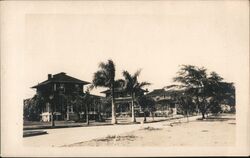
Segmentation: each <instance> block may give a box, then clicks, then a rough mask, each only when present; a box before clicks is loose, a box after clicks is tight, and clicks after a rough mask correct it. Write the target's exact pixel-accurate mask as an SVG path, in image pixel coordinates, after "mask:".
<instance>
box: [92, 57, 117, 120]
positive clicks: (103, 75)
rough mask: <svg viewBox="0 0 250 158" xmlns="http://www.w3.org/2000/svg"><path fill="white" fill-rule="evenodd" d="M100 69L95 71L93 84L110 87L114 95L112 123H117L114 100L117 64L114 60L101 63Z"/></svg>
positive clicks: (112, 95)
mask: <svg viewBox="0 0 250 158" xmlns="http://www.w3.org/2000/svg"><path fill="white" fill-rule="evenodd" d="M99 68H100V70H98V71H97V72H95V73H94V78H93V81H92V82H93V86H94V87H107V88H109V89H110V92H111V97H112V101H111V102H112V121H111V123H112V124H116V123H117V120H116V107H115V101H114V83H115V64H114V62H113V61H112V60H108V61H107V62H106V63H104V62H101V63H100V64H99Z"/></svg>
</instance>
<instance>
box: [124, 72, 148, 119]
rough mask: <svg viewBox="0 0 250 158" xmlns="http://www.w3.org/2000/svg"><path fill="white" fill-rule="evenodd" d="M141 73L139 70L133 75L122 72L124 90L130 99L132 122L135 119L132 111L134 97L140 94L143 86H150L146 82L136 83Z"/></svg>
mask: <svg viewBox="0 0 250 158" xmlns="http://www.w3.org/2000/svg"><path fill="white" fill-rule="evenodd" d="M140 73H141V70H138V71H136V72H135V73H134V74H133V75H131V74H130V73H129V72H128V71H123V76H124V78H125V90H126V91H127V92H128V93H129V94H130V96H131V97H132V108H131V109H132V122H136V119H135V110H134V102H135V98H136V95H138V94H139V93H141V92H142V88H143V87H144V86H147V85H150V83H148V82H141V83H139V82H138V77H139V75H140Z"/></svg>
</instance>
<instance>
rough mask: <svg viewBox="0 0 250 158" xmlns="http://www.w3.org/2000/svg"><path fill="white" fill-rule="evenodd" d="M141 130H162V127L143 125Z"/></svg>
mask: <svg viewBox="0 0 250 158" xmlns="http://www.w3.org/2000/svg"><path fill="white" fill-rule="evenodd" d="M142 130H147V131H155V130H162V128H155V127H150V126H148V127H145V128H143V129H142Z"/></svg>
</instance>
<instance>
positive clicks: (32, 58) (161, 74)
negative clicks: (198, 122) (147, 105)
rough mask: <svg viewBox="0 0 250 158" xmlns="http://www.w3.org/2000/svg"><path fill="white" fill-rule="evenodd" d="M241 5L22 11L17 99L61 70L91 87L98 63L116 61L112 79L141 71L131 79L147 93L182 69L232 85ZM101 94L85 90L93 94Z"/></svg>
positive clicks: (239, 51)
mask: <svg viewBox="0 0 250 158" xmlns="http://www.w3.org/2000/svg"><path fill="white" fill-rule="evenodd" d="M143 7H144V10H143ZM241 7H242V6H241V5H240V4H239V5H230V4H229V3H228V4H227V3H211V4H210V3H207V4H206V5H203V4H202V3H174V2H169V3H166V4H165V3H164V5H160V4H159V5H152V6H143V5H142V7H134V6H133V5H131V6H115V5H113V6H109V5H104V6H99V11H98V8H96V9H93V10H85V11H83V13H77V14H27V15H26V18H25V52H24V53H23V54H22V60H23V63H24V64H23V65H22V66H21V67H20V68H21V70H22V72H23V74H24V76H25V77H24V79H23V81H22V82H23V86H24V87H26V88H25V89H26V91H25V97H27V98H29V97H32V96H33V95H34V94H35V90H34V89H31V88H30V87H32V86H34V85H36V84H37V83H38V82H42V81H44V80H46V79H47V74H56V73H59V72H65V73H67V74H68V75H69V76H73V77H75V78H78V79H81V80H84V81H89V82H91V81H92V78H93V73H94V72H96V71H97V70H98V64H99V63H100V62H105V61H107V60H108V59H112V60H113V61H114V62H115V64H116V79H119V78H122V71H123V70H128V71H129V72H130V73H134V72H135V71H136V70H138V69H142V72H141V75H140V77H139V81H147V82H150V83H151V84H152V85H150V86H149V87H146V88H148V89H149V90H150V91H152V90H153V89H158V88H163V87H164V86H167V85H170V84H172V79H173V77H175V76H176V75H177V74H176V72H177V71H178V70H179V68H180V65H182V64H191V65H196V66H204V67H205V68H207V69H208V72H210V71H216V72H217V73H218V74H220V75H221V76H222V77H223V78H224V79H225V81H228V82H237V73H239V70H240V69H241V68H242V67H243V66H245V65H244V64H243V65H242V64H241V61H242V62H243V63H246V62H245V61H246V59H247V58H246V57H248V54H247V53H246V52H248V44H249V43H248V41H249V39H248V35H249V32H248V29H249V28H248V27H249V23H248V20H247V16H246V14H243V12H241V11H240V10H241ZM146 8H147V9H146ZM105 9H106V10H105ZM119 9H120V10H119ZM140 9H141V10H140ZM94 10H95V11H94ZM100 10H105V12H101V11H100ZM101 90H103V89H94V90H93V91H91V93H93V94H97V95H100V93H99V92H100V91H101Z"/></svg>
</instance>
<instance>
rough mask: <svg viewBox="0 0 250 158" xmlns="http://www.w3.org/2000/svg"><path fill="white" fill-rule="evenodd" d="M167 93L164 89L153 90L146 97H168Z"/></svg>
mask: <svg viewBox="0 0 250 158" xmlns="http://www.w3.org/2000/svg"><path fill="white" fill-rule="evenodd" d="M168 94H169V92H168V91H166V90H165V89H155V90H153V91H152V92H149V93H148V94H147V96H161V95H168Z"/></svg>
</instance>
